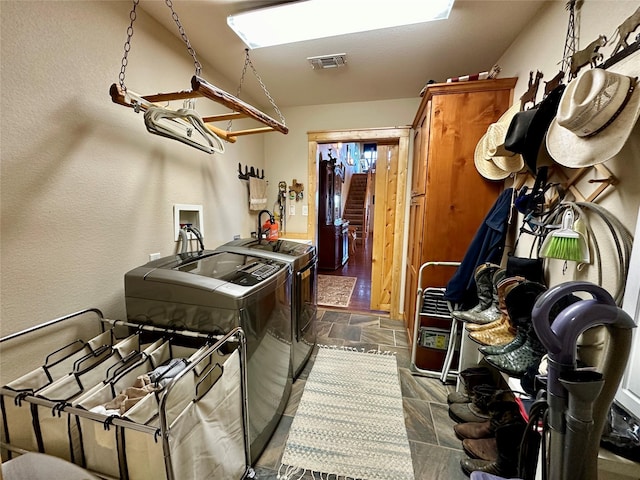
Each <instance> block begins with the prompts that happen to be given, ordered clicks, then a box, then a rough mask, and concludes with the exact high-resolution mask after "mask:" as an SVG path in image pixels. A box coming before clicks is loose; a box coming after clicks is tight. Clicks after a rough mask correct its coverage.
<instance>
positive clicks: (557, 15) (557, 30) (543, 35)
mask: <svg viewBox="0 0 640 480" xmlns="http://www.w3.org/2000/svg"><path fill="white" fill-rule="evenodd" d="M547 3H548V4H547V5H546V6H545V8H543V9H542V10H541V12H540V14H539V16H538V18H537V19H536V21H534V22H532V23H531V25H530V28H528V29H527V30H525V31H523V32H522V34H521V35H520V36H519V37H518V38H517V39H516V41H515V42H514V43H513V44H512V45H511V46H510V48H509V49H508V50H507V51H506V52H505V53H504V55H503V56H502V57H501V58H500V59H499V60H498V61H497V63H498V64H499V65H500V66H501V67H502V73H501V75H503V76H517V77H519V80H518V84H517V85H516V90H515V98H516V99H518V98H519V97H520V96H521V95H522V93H524V91H525V90H526V89H527V82H528V78H529V71H530V70H540V71H542V72H543V73H544V78H543V81H544V80H549V79H551V78H552V77H553V76H554V75H555V74H556V73H557V72H558V70H559V67H560V65H559V62H560V60H561V58H562V53H563V50H564V43H565V35H566V32H567V25H568V21H569V13H568V12H567V10H565V6H566V2H564V1H553V2H547ZM578 3H580V2H578ZM638 5H640V2H638V1H637V0H633V1H627V0H585V1H584V2H582V7H581V9H580V10H577V11H576V32H577V33H578V37H579V42H578V49H580V48H584V47H585V46H586V45H588V44H589V43H590V42H591V41H592V40H595V39H596V38H597V37H598V36H599V35H601V34H602V35H606V36H607V38H609V39H610V40H612V42H611V44H610V45H606V46H605V47H603V48H602V49H601V52H602V53H603V54H604V58H605V59H607V58H609V57H610V56H611V51H612V49H613V46H614V45H615V43H616V41H617V39H612V37H613V34H614V32H615V30H616V27H617V26H618V25H619V24H620V23H622V21H624V20H625V19H626V18H627V17H628V16H629V15H631V14H632V13H633V12H634V11H635V10H636V9H637V8H638ZM636 34H637V32H636ZM633 37H635V34H634V35H633ZM633 37H632V38H630V39H629V41H633ZM585 68H586V67H585ZM543 90H544V89H543V85H541V87H540V90H539V94H538V101H540V100H541V99H542V93H543ZM604 165H605V166H606V167H607V168H609V169H610V170H611V171H612V173H613V174H614V175H615V176H616V177H617V178H618V179H619V181H620V183H619V184H618V185H617V186H616V188H615V189H614V190H609V191H608V192H606V193H605V194H604V195H602V196H601V197H599V198H598V200H597V203H599V204H600V205H602V206H603V207H604V208H606V209H607V210H609V211H610V212H611V213H612V214H613V215H615V216H616V217H617V218H618V219H619V220H620V221H621V222H622V223H623V224H624V225H625V226H626V227H627V229H628V230H629V231H630V232H631V233H632V234H633V232H634V231H635V224H636V219H637V216H638V207H639V206H640V124H638V125H636V127H635V129H634V131H633V132H632V134H631V137H630V139H629V141H628V142H627V144H626V145H625V147H624V148H623V150H622V151H621V152H620V154H619V155H617V156H616V157H614V158H613V159H611V160H609V161H607V162H606V163H605V164H604ZM565 172H566V173H567V174H568V175H571V173H572V171H571V169H565ZM585 178H587V179H589V178H594V177H593V176H586V177H585ZM507 186H509V183H507ZM579 188H580V189H581V190H582V191H584V192H586V193H589V192H591V191H592V190H593V189H594V188H595V187H594V186H593V185H588V184H586V183H585V182H583V183H581V184H580V185H579ZM602 226H603V225H602V224H601V223H600V222H599V221H597V220H596V221H595V224H594V229H595V231H596V235H597V237H598V241H599V242H600V243H601V248H603V249H604V250H605V252H603V253H604V259H603V269H602V270H603V282H602V285H603V286H604V287H605V288H606V289H607V290H609V291H610V292H612V293H613V292H614V291H615V290H616V289H617V288H618V285H619V283H620V279H619V271H618V268H617V265H618V264H619V262H618V260H617V256H616V255H615V247H614V244H613V242H612V241H611V236H610V234H609V233H608V231H607V230H604V229H603V228H602ZM523 244H524V246H525V247H527V242H526V241H525V242H523ZM527 253H528V250H527V249H526V248H522V249H520V254H523V255H524V254H527ZM563 263H564V262H562V261H560V260H551V261H548V262H547V268H548V271H549V278H550V283H551V284H557V283H561V282H565V281H570V280H574V279H586V280H590V281H593V282H596V281H597V264H594V265H592V266H590V267H589V268H586V269H585V270H583V271H582V273H579V272H576V271H575V270H574V268H573V264H572V262H569V268H568V270H567V272H566V273H564V274H563V273H562V265H563ZM634 267H635V268H640V265H635V266H632V268H634Z"/></svg>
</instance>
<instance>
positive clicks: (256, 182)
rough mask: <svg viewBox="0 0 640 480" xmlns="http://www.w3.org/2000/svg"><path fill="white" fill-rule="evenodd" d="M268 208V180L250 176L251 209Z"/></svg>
mask: <svg viewBox="0 0 640 480" xmlns="http://www.w3.org/2000/svg"><path fill="white" fill-rule="evenodd" d="M265 208H267V181H266V180H264V179H262V178H256V177H249V210H264V209H265Z"/></svg>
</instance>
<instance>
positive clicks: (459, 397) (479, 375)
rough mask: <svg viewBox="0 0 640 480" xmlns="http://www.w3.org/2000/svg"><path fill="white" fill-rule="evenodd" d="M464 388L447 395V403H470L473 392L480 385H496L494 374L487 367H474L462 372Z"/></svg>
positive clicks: (461, 377)
mask: <svg viewBox="0 0 640 480" xmlns="http://www.w3.org/2000/svg"><path fill="white" fill-rule="evenodd" d="M460 379H461V383H462V387H463V388H462V390H461V391H459V392H452V393H450V394H449V395H448V396H447V403H449V404H451V403H468V402H470V401H471V392H472V391H473V389H474V388H475V387H476V386H478V385H495V380H494V378H493V374H492V373H491V371H490V370H489V369H488V368H487V367H472V368H467V369H465V370H463V371H462V372H460Z"/></svg>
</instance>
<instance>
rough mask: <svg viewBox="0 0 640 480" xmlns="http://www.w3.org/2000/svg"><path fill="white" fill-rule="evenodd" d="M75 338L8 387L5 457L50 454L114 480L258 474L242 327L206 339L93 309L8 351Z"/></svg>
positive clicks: (0, 400)
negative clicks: (67, 334)
mask: <svg viewBox="0 0 640 480" xmlns="http://www.w3.org/2000/svg"><path fill="white" fill-rule="evenodd" d="M80 319H81V320H80ZM79 324H81V325H80V328H79V327H78V325H79ZM65 329H66V330H69V331H74V332H75V331H76V329H78V331H80V330H82V332H83V334H84V335H85V336H84V337H83V338H85V339H82V338H78V339H76V340H73V341H71V342H68V343H65V344H64V345H63V346H61V347H60V348H57V349H55V351H53V352H51V353H50V354H48V355H43V360H42V364H41V366H40V367H38V368H36V369H34V370H32V371H30V372H28V373H26V374H24V375H23V376H21V377H19V378H17V379H15V380H13V381H11V382H9V383H7V384H6V385H4V386H2V387H1V388H0V409H1V410H0V411H1V413H2V425H1V427H2V430H1V434H2V443H1V447H2V457H3V460H8V459H10V458H11V457H12V456H13V455H15V454H21V453H26V452H31V451H33V452H40V453H45V454H49V455H53V456H56V457H60V458H63V459H65V460H68V461H70V462H73V463H75V464H77V465H80V466H81V467H83V468H85V469H86V470H88V471H90V472H91V473H93V474H95V475H97V476H99V477H102V478H106V479H128V480H147V479H148V480H151V479H153V480H156V479H166V480H185V479H192V480H200V479H203V478H221V479H222V478H224V479H241V478H251V477H253V470H252V469H251V466H250V445H249V440H248V439H249V435H248V425H249V421H248V408H247V401H246V398H247V396H246V390H247V379H246V339H245V335H244V332H243V330H242V328H240V327H237V328H235V329H233V330H231V331H230V332H228V333H227V334H226V335H207V334H203V333H199V332H193V331H189V330H169V329H166V328H161V327H157V326H151V325H142V324H136V323H132V322H127V321H120V320H109V319H105V318H104V317H103V315H102V312H100V311H99V310H97V309H87V310H83V311H80V312H76V313H74V314H70V315H67V316H64V317H61V318H58V319H55V320H52V321H50V322H46V323H44V324H41V325H38V326H36V327H33V328H30V329H27V330H24V331H22V332H18V333H16V334H13V335H9V336H7V337H4V338H2V339H0V343H2V344H4V345H3V347H6V346H7V345H10V343H8V342H10V341H17V340H18V339H19V338H21V337H22V340H25V337H27V336H30V334H33V333H34V332H35V331H40V332H41V333H43V334H45V335H46V336H48V335H49V331H50V330H57V331H61V330H65ZM91 330H93V332H92V333H88V332H90V331H91ZM5 342H7V343H5ZM4 350H5V348H3V354H4ZM3 357H4V355H3ZM5 359H6V358H3V361H4V360H5Z"/></svg>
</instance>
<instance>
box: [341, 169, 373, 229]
mask: <svg viewBox="0 0 640 480" xmlns="http://www.w3.org/2000/svg"><path fill="white" fill-rule="evenodd" d="M366 197H367V174H366V173H354V174H353V175H352V176H351V184H350V186H349V193H348V194H347V203H346V204H345V206H344V213H343V215H342V216H343V218H344V219H345V220H348V221H349V226H351V227H355V228H356V238H358V239H361V238H364V235H365V231H366V228H365V212H366V208H365V207H366V201H367V198H366Z"/></svg>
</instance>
